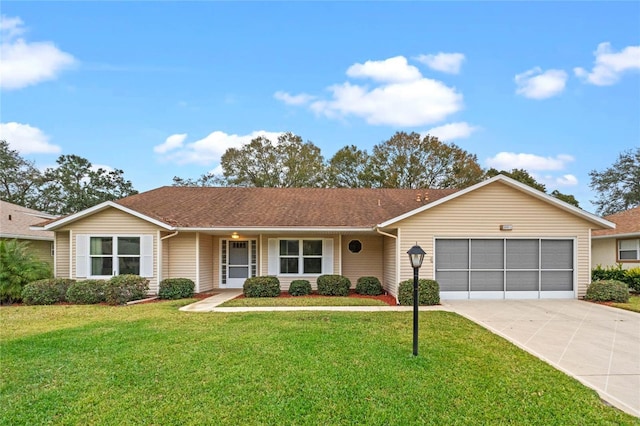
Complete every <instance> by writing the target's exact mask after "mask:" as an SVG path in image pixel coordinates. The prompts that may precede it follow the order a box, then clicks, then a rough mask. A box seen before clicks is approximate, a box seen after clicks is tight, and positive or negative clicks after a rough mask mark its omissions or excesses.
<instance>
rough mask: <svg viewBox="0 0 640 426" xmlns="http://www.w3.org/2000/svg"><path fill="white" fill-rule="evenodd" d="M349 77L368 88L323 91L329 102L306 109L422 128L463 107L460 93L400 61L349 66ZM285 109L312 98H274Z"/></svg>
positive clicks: (319, 101)
mask: <svg viewBox="0 0 640 426" xmlns="http://www.w3.org/2000/svg"><path fill="white" fill-rule="evenodd" d="M347 75H348V76H349V77H352V78H353V77H363V78H364V77H366V78H370V79H371V80H373V82H374V83H373V85H372V86H370V85H360V84H353V83H351V82H344V83H342V84H335V85H332V86H329V87H328V88H327V90H328V91H329V92H330V94H331V95H330V99H317V100H315V101H313V102H311V103H310V104H309V105H308V106H309V108H310V109H311V110H312V111H313V112H315V113H316V114H320V115H324V116H326V117H328V118H333V119H342V118H345V117H347V116H356V117H359V118H362V119H364V120H365V121H366V122H367V123H369V124H375V125H389V126H423V125H427V124H433V123H437V122H438V121H442V120H444V119H446V118H447V117H448V116H449V115H450V114H453V113H455V112H458V111H460V110H461V109H462V108H463V97H462V94H461V93H459V92H458V91H456V89H455V88H452V87H448V86H447V85H445V84H444V83H442V82H441V81H437V80H432V79H429V78H425V77H423V76H422V75H421V74H420V71H419V70H418V69H417V68H416V67H414V66H412V65H409V64H408V63H407V60H406V58H404V57H403V56H396V57H393V58H389V59H385V60H382V61H366V62H365V63H364V64H359V63H358V64H354V65H352V66H350V67H349V68H348V70H347ZM274 96H275V97H276V99H280V100H282V101H284V102H287V103H289V104H293V103H294V102H297V103H298V104H300V105H302V104H304V103H305V102H309V101H311V100H312V99H315V97H312V96H311V95H307V94H304V97H301V98H298V96H301V95H298V96H292V95H289V94H288V93H286V92H277V93H276V95H274Z"/></svg>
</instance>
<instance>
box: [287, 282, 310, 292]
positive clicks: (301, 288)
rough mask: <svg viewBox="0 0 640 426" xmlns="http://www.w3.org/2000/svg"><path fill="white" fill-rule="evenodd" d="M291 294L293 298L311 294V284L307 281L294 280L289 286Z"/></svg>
mask: <svg viewBox="0 0 640 426" xmlns="http://www.w3.org/2000/svg"><path fill="white" fill-rule="evenodd" d="M289 294H290V295H292V296H306V295H308V294H311V283H310V282H309V281H307V280H293V281H291V285H290V286H289Z"/></svg>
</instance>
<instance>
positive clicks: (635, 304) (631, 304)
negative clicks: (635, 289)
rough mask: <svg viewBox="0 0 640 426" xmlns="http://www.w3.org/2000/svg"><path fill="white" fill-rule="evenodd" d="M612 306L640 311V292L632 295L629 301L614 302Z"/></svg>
mask: <svg viewBox="0 0 640 426" xmlns="http://www.w3.org/2000/svg"><path fill="white" fill-rule="evenodd" d="M611 306H615V307H616V308H621V309H626V310H627V311H633V312H640V294H636V295H632V296H631V297H629V301H628V302H627V303H615V302H612V303H611Z"/></svg>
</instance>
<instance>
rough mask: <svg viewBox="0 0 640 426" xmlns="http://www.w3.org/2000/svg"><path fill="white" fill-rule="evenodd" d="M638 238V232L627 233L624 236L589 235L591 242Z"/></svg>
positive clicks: (639, 233) (639, 234) (639, 235)
mask: <svg viewBox="0 0 640 426" xmlns="http://www.w3.org/2000/svg"><path fill="white" fill-rule="evenodd" d="M633 237H640V232H627V233H626V234H609V235H598V236H594V235H591V239H592V240H604V239H607V238H633Z"/></svg>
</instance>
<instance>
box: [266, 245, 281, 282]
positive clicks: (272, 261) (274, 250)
mask: <svg viewBox="0 0 640 426" xmlns="http://www.w3.org/2000/svg"><path fill="white" fill-rule="evenodd" d="M268 256H269V271H268V273H269V275H278V269H279V268H278V265H279V263H280V258H279V256H278V239H277V238H269V253H268Z"/></svg>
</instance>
